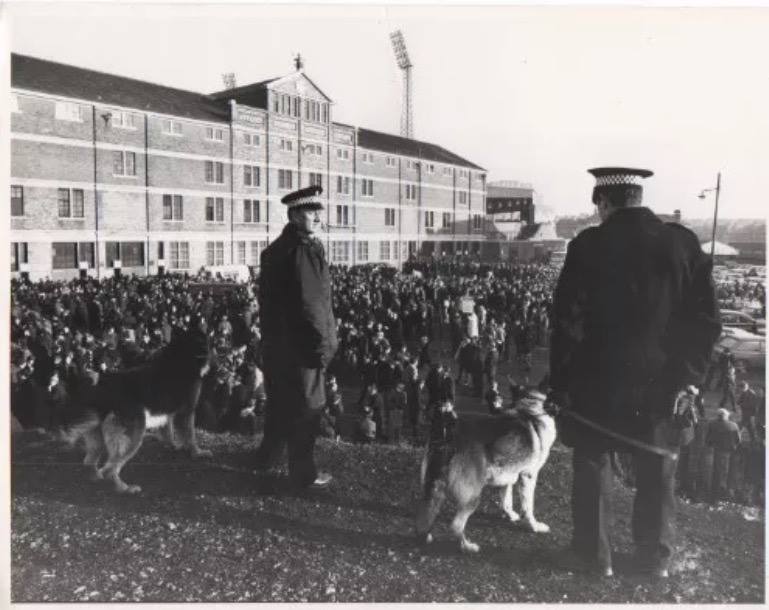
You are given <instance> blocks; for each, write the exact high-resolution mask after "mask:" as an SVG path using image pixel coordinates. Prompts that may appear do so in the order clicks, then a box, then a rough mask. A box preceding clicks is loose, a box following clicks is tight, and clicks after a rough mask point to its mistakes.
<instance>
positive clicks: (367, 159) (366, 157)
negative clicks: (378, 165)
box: [362, 151, 374, 165]
mask: <svg viewBox="0 0 769 610" xmlns="http://www.w3.org/2000/svg"><path fill="white" fill-rule="evenodd" d="M362 156H363V163H368V164H369V165H372V164H373V163H374V154H373V153H370V152H368V151H363V153H362Z"/></svg>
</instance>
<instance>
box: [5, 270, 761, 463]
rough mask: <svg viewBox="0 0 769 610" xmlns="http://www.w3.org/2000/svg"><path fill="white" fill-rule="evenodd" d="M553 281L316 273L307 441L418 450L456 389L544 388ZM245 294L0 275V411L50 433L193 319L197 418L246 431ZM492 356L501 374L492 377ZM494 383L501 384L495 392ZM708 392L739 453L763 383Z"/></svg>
mask: <svg viewBox="0 0 769 610" xmlns="http://www.w3.org/2000/svg"><path fill="white" fill-rule="evenodd" d="M558 273H559V269H558V267H557V266H554V265H548V264H512V263H497V264H489V263H482V262H480V261H477V260H472V259H469V258H450V259H448V258H447V259H444V260H429V261H421V262H417V261H411V262H409V263H407V264H406V266H405V268H404V269H403V271H401V272H397V271H396V270H395V269H393V268H389V267H384V266H375V265H362V266H356V267H352V268H347V267H332V268H331V275H332V279H333V285H334V290H333V309H334V314H335V317H336V320H337V329H338V336H339V349H338V350H337V352H336V356H335V357H334V359H333V361H332V362H331V364H330V365H329V378H328V383H327V387H326V396H327V405H326V408H325V411H324V417H323V419H322V422H323V423H322V428H323V431H322V433H323V434H324V435H325V436H328V437H331V438H339V437H340V436H350V437H353V438H354V439H355V440H357V441H360V442H399V441H400V440H402V439H410V440H412V441H414V442H424V441H425V440H426V439H425V434H426V430H427V429H428V427H429V421H428V420H429V417H430V415H431V414H432V413H433V412H434V411H435V410H436V409H438V408H439V406H440V405H441V404H445V402H446V401H450V402H452V403H454V402H455V398H456V396H455V394H456V392H457V391H464V392H467V393H468V394H469V395H470V396H472V397H473V398H472V400H475V401H477V404H478V405H479V408H480V409H487V410H488V411H489V412H496V411H500V410H501V409H503V408H504V407H507V406H509V403H508V404H505V403H506V402H507V401H509V400H510V397H511V396H513V397H514V396H515V393H516V391H517V389H519V384H534V383H538V382H540V381H544V383H546V382H547V380H546V379H544V380H542V379H533V378H530V377H529V372H530V371H531V354H532V351H533V350H534V348H536V347H537V346H546V345H547V343H548V338H549V324H550V313H551V306H552V296H553V289H554V284H555V282H556V280H557V277H558ZM257 290H258V289H257V283H256V282H247V283H245V284H236V283H233V282H227V281H223V280H222V279H221V278H218V279H217V278H212V277H210V276H206V275H203V274H202V272H201V274H198V275H162V276H149V277H136V276H130V277H129V276H122V277H117V278H108V279H103V280H96V279H93V278H89V279H85V280H81V279H73V280H69V281H51V280H45V281H40V282H34V283H33V282H23V281H19V280H13V281H12V284H11V405H12V412H13V415H14V416H15V418H16V419H17V421H18V423H19V424H20V425H21V426H22V427H25V428H26V427H42V428H55V427H56V426H57V425H58V424H59V423H60V422H61V419H62V414H63V413H64V410H65V409H66V408H67V404H68V403H69V401H71V400H73V399H74V398H76V397H77V395H78V393H80V392H82V391H83V389H84V388H85V387H87V386H89V385H92V384H94V383H96V382H97V380H98V377H99V375H100V374H101V373H103V372H105V371H114V370H118V369H121V368H125V367H131V366H136V365H139V364H142V363H145V362H148V361H149V360H151V359H152V358H153V355H154V354H155V353H156V352H157V351H158V350H159V349H161V348H162V347H163V346H165V345H167V344H168V343H169V342H170V341H171V338H172V336H173V334H174V332H177V331H179V330H184V329H187V328H189V327H190V326H191V325H193V324H201V323H202V325H203V326H204V327H205V328H206V329H207V332H208V334H209V338H210V346H211V354H212V368H211V372H210V373H209V374H208V375H207V377H206V379H205V381H204V388H203V392H202V395H201V400H200V403H199V405H198V411H197V416H196V417H197V422H198V425H199V426H200V427H202V428H204V429H208V430H212V431H225V430H231V431H241V432H253V431H254V430H256V427H257V424H256V422H257V418H258V416H259V415H260V414H261V413H262V411H263V406H264V404H265V400H266V395H265V392H264V385H263V375H262V372H261V354H260V339H261V338H260V331H259V305H258V294H257ZM717 290H718V294H719V296H723V295H727V296H728V295H735V296H740V297H750V298H753V297H755V298H761V299H763V286H762V285H761V284H752V285H750V286H748V284H745V286H742V285H741V284H739V285H734V284H730V285H725V284H723V283H722V284H720V285H718V286H717ZM746 291H747V292H746ZM507 363H510V364H512V365H513V366H512V369H513V370H516V371H517V373H516V375H517V377H518V378H517V379H514V378H513V377H509V376H507V377H505V378H504V379H502V378H501V375H500V367H501V366H502V365H504V364H507ZM731 369H733V364H732V365H731ZM500 382H501V383H502V384H507V383H509V384H510V388H509V389H510V392H509V393H507V396H506V397H505V396H503V393H502V391H501V390H500ZM708 384H712V386H713V387H715V388H716V389H718V390H719V391H720V392H721V394H722V396H724V397H726V398H724V399H722V400H721V402H720V403H719V405H718V406H719V407H725V408H727V409H728V411H729V412H730V413H732V414H733V415H732V416H731V417H733V418H735V419H739V421H740V425H739V427H738V429H739V428H741V429H742V430H741V434H742V437H741V438H742V439H743V441H742V442H743V445H745V444H746V443H747V444H749V445H750V446H751V447H752V446H753V445H755V444H756V442H757V441H758V440H759V436H761V438H762V435H763V426H764V423H763V422H764V418H765V409H764V408H763V400H764V393H763V388H762V387H757V388H755V392H754V390H753V389H752V388H751V389H750V391H749V392H748V391H747V389H746V388H745V387H744V383H743V382H742V381H741V380H739V379H738V378H737V376H736V375H735V373H734V371H733V370H730V362H729V361H728V358H726V359H723V358H722V361H720V362H719V363H718V364H717V365H716V367H715V368H714V371H713V375H712V376H711V379H710V380H709V381H708ZM342 388H348V389H349V388H356V390H357V389H359V391H355V393H354V395H355V399H354V400H352V401H349V402H351V403H352V404H347V405H345V404H344V402H345V400H344V399H343V394H342ZM738 388H740V389H739V391H738V390H737V389H738ZM347 394H348V396H349V395H351V394H350V393H349V392H348V393H347ZM756 394H757V398H755V399H753V396H754V395H756ZM743 403H744V404H748V403H750V404H749V405H748V406H747V407H744V406H743ZM754 403H755V404H754ZM713 406H715V405H713ZM743 411H745V412H746V413H747V414H746V413H743ZM343 414H344V417H343ZM737 415H738V416H739V417H738V418H737ZM722 419H723V413H720V414H719V415H718V418H717V420H718V421H721V420H722ZM343 420H345V421H347V422H353V425H352V427H349V426H348V427H346V428H345V427H344V426H342V422H343ZM714 425H716V424H714ZM717 425H721V424H717ZM759 428H761V434H759ZM746 433H747V434H748V435H749V436H747V437H746ZM735 451H737V449H736V448H735Z"/></svg>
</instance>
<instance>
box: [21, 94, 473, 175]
mask: <svg viewBox="0 0 769 610" xmlns="http://www.w3.org/2000/svg"><path fill="white" fill-rule="evenodd" d="M15 99H16V97H15V96H14V100H15ZM327 106H328V105H327V104H321V103H320V102H315V101H312V100H304V109H305V119H306V120H312V121H318V122H323V123H327V122H328V108H327ZM300 107H301V100H300V98H298V97H297V98H293V97H292V96H290V95H286V94H282V95H276V96H275V98H274V100H273V111H275V112H279V113H281V114H287V115H290V116H295V117H299V116H300V115H301V111H300ZM16 111H17V112H18V106H17V107H16ZM84 116H85V106H82V105H81V104H78V103H76V102H56V110H55V117H56V119H58V120H62V121H75V122H82V121H83V120H84ZM109 121H110V125H111V126H112V127H117V128H121V129H132V130H133V129H137V125H138V122H139V115H136V114H133V113H131V112H126V111H112V112H111V113H110V115H109ZM161 129H162V132H163V133H164V134H166V135H171V136H182V135H183V134H184V129H183V125H182V123H181V121H175V120H173V119H163V120H162V121H161ZM224 134H225V129H224V128H219V127H213V126H206V128H205V137H206V139H207V140H210V141H212V142H224V140H225V137H224ZM243 142H244V144H245V145H246V146H254V147H256V146H259V145H260V143H261V138H260V136H259V135H258V134H252V133H248V132H243ZM280 150H283V151H293V141H292V140H289V139H285V138H281V140H280ZM307 150H308V152H309V153H310V154H313V155H317V156H322V154H323V147H322V146H321V145H319V144H309V145H308V146H307ZM336 156H337V159H339V160H345V161H346V160H349V159H350V150H349V149H348V148H337V150H336ZM361 158H362V162H363V163H368V164H373V163H374V160H375V158H376V157H375V155H374V153H372V152H369V151H363V152H362V153H361ZM421 163H422V165H423V167H424V170H425V172H426V173H427V174H435V172H436V167H437V166H436V164H435V163H430V162H421ZM396 165H397V162H396V158H395V157H393V156H390V155H385V166H386V167H396ZM419 165H420V162H419V161H415V160H413V159H407V160H406V169H409V170H416V169H418V167H419ZM452 171H453V168H452V167H451V166H444V167H443V169H442V174H443V176H451V175H452ZM458 174H459V178H467V177H468V175H469V173H468V170H466V169H459V170H458ZM128 175H133V174H128Z"/></svg>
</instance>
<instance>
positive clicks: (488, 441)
mask: <svg viewBox="0 0 769 610" xmlns="http://www.w3.org/2000/svg"><path fill="white" fill-rule="evenodd" d="M544 403H545V396H544V394H542V393H540V392H537V391H529V392H528V393H526V394H525V395H524V396H523V397H521V398H520V399H519V400H518V402H517V403H516V406H515V408H514V409H510V410H507V411H503V412H501V413H500V414H495V415H485V414H477V415H476V414H463V415H462V416H461V417H459V419H458V420H457V422H456V427H455V432H454V434H453V438H452V439H451V440H450V441H449V443H448V445H449V446H448V447H445V448H442V449H436V448H435V447H433V446H431V445H428V449H427V451H426V452H425V456H424V459H423V461H422V473H421V474H422V476H421V482H422V490H423V494H424V495H423V498H422V500H421V502H420V504H419V507H418V510H417V519H416V530H417V535H418V537H419V538H420V541H422V542H424V543H430V542H431V541H432V534H431V533H430V531H431V529H432V527H433V524H434V522H435V518H436V517H437V516H438V512H439V511H440V509H441V506H442V505H443V502H444V501H445V499H446V497H449V498H450V499H452V500H453V501H454V502H456V505H457V511H456V514H455V516H454V519H453V520H452V522H451V531H452V533H453V534H454V536H456V537H457V539H458V540H459V544H460V548H461V550H462V551H464V552H469V553H477V552H478V550H479V548H480V547H479V546H478V545H477V544H475V543H473V542H471V541H470V540H468V539H467V537H466V536H465V525H466V524H467V520H468V519H469V518H470V515H472V514H473V512H474V511H475V509H476V508H478V504H479V503H480V499H481V492H482V491H483V488H484V487H486V486H487V485H489V486H492V487H498V488H500V492H501V494H500V500H501V506H502V509H503V510H504V512H505V514H506V515H507V516H508V517H509V519H510V520H511V521H513V522H516V521H520V520H521V516H520V515H519V514H518V513H517V512H515V511H514V510H513V486H514V485H515V486H516V487H517V489H518V492H519V494H520V500H521V512H522V513H523V515H522V518H523V524H524V525H525V526H526V527H528V529H530V530H531V531H533V532H548V531H550V528H549V527H548V526H547V525H545V524H544V523H541V522H539V521H537V520H536V518H535V517H534V491H535V488H536V485H537V475H538V473H539V471H540V469H541V468H542V466H544V464H545V462H546V461H547V457H548V455H549V453H550V447H551V446H552V444H553V441H554V440H555V436H556V428H555V420H554V419H553V417H552V416H551V415H549V414H548V413H547V412H546V411H545V406H544ZM439 453H440V455H439ZM436 460H437V461H440V462H442V463H441V464H439V465H438V464H436ZM431 462H432V463H431Z"/></svg>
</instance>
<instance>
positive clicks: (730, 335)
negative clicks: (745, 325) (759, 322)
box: [713, 328, 766, 371]
mask: <svg viewBox="0 0 769 610" xmlns="http://www.w3.org/2000/svg"><path fill="white" fill-rule="evenodd" d="M726 348H729V350H730V351H731V352H732V354H733V355H734V361H735V364H736V365H737V368H738V369H740V368H742V369H744V370H746V371H747V370H755V369H758V370H761V369H764V368H765V367H766V337H763V336H761V335H755V334H753V333H750V332H747V331H745V330H742V329H739V328H725V329H724V332H723V333H722V335H721V338H720V339H719V340H718V342H717V343H716V346H715V348H714V349H713V362H714V363H716V362H718V359H719V358H720V356H721V354H722V353H723V352H724V349H726Z"/></svg>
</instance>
